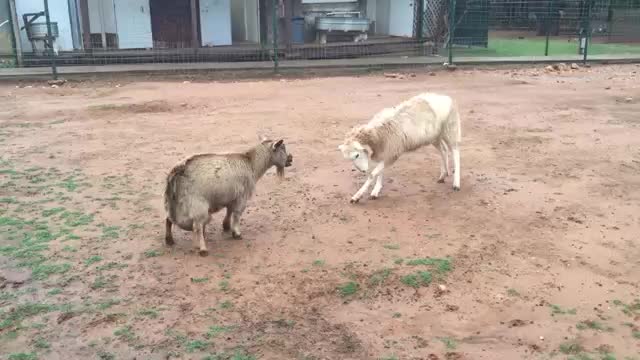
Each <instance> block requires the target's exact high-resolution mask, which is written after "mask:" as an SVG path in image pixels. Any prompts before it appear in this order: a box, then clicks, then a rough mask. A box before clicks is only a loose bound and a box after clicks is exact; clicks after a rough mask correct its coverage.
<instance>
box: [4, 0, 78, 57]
mask: <svg viewBox="0 0 640 360" xmlns="http://www.w3.org/2000/svg"><path fill="white" fill-rule="evenodd" d="M43 10H44V0H18V1H16V12H17V13H18V22H19V23H20V27H23V26H24V23H23V21H22V14H25V13H35V12H40V11H43ZM49 15H50V17H51V21H52V22H57V23H58V30H59V32H60V36H59V37H58V38H57V39H56V47H57V48H58V50H59V51H66V50H73V37H72V36H71V21H70V19H69V4H68V2H67V0H49ZM36 22H45V18H44V17H41V18H39V19H38V20H36ZM20 42H21V43H22V49H23V51H25V52H29V51H31V50H32V49H31V43H30V42H29V39H28V38H27V33H26V31H25V30H21V31H20ZM39 50H41V49H39Z"/></svg>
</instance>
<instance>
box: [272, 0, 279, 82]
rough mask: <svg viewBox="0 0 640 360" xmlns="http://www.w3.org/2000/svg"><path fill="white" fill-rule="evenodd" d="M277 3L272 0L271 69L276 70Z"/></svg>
mask: <svg viewBox="0 0 640 360" xmlns="http://www.w3.org/2000/svg"><path fill="white" fill-rule="evenodd" d="M278 3H279V0H273V71H274V72H278V25H279V21H278Z"/></svg>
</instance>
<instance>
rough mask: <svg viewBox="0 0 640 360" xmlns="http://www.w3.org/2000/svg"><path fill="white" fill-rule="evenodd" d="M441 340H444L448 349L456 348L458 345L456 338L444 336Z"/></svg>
mask: <svg viewBox="0 0 640 360" xmlns="http://www.w3.org/2000/svg"><path fill="white" fill-rule="evenodd" d="M439 340H440V341H442V343H443V344H444V346H445V347H446V348H447V349H448V350H455V349H456V348H457V347H458V342H457V341H456V340H455V339H454V338H450V337H443V338H440V339H439Z"/></svg>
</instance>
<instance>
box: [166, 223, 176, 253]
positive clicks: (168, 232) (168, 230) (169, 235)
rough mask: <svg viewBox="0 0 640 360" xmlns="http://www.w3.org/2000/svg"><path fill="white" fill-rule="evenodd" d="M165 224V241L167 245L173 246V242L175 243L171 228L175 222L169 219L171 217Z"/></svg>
mask: <svg viewBox="0 0 640 360" xmlns="http://www.w3.org/2000/svg"><path fill="white" fill-rule="evenodd" d="M164 224H165V234H164V243H165V244H166V245H167V246H173V244H175V243H174V242H173V234H172V233H171V228H172V226H173V223H172V222H171V220H169V218H167V219H166V220H165V223H164Z"/></svg>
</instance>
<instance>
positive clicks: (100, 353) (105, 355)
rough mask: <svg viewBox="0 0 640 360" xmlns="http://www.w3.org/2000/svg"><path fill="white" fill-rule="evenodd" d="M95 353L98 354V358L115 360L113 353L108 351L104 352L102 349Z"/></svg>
mask: <svg viewBox="0 0 640 360" xmlns="http://www.w3.org/2000/svg"><path fill="white" fill-rule="evenodd" d="M96 355H98V359H100V360H115V359H116V356H115V355H113V354H111V353H108V352H106V351H104V350H100V351H98V353H97V354H96Z"/></svg>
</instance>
